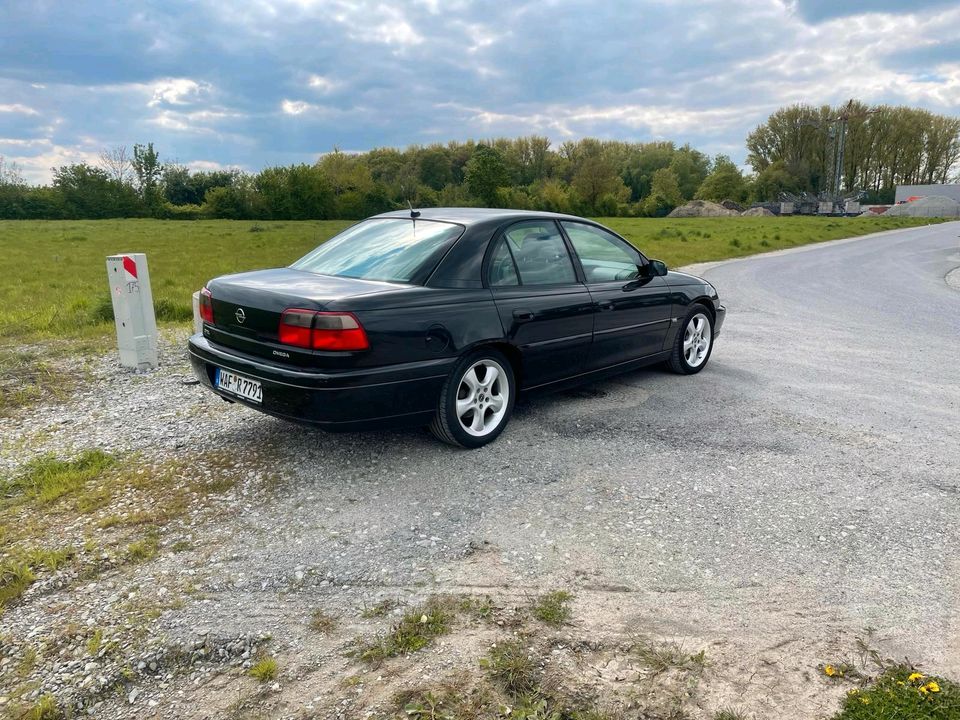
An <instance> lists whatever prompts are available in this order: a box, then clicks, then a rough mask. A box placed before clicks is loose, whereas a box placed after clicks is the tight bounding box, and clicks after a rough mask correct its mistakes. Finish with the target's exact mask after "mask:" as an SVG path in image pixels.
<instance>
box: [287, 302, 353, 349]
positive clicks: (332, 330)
mask: <svg viewBox="0 0 960 720" xmlns="http://www.w3.org/2000/svg"><path fill="white" fill-rule="evenodd" d="M277 335H278V338H279V340H280V342H281V343H283V344H284V345H296V346H297V347H302V348H310V349H312V350H366V349H367V348H369V347H370V343H369V342H368V341H367V333H366V332H364V330H363V326H362V325H361V324H360V321H359V320H357V318H356V317H354V315H353V314H352V313H338V312H316V311H314V310H300V309H298V308H293V309H291V310H284V311H283V313H282V314H281V315H280V329H279V331H278V333H277Z"/></svg>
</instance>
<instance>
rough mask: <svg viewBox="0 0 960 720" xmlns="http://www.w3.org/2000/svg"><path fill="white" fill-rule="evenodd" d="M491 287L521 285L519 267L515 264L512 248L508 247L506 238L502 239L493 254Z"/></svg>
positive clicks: (490, 275)
mask: <svg viewBox="0 0 960 720" xmlns="http://www.w3.org/2000/svg"><path fill="white" fill-rule="evenodd" d="M488 277H489V278H490V287H505V286H510V285H519V284H520V279H519V278H518V277H517V266H516V265H514V264H513V255H511V254H510V248H508V247H507V240H506V238H500V239H499V240H498V241H497V245H496V247H494V249H493V254H492V255H491V256H490V270H489V275H488Z"/></svg>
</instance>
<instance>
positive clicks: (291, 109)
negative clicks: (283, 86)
mask: <svg viewBox="0 0 960 720" xmlns="http://www.w3.org/2000/svg"><path fill="white" fill-rule="evenodd" d="M280 109H281V110H282V111H283V112H284V114H285V115H303V113H305V112H315V111H317V110H320V109H321V107H320V106H319V105H314V104H313V103H308V102H304V101H303V100H287V99H284V100H283V102H281V103H280Z"/></svg>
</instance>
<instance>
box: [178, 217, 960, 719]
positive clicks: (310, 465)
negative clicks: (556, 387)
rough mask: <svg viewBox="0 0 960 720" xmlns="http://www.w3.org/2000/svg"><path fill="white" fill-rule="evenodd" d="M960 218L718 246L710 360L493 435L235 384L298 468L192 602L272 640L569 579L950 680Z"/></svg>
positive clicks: (777, 638)
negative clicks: (286, 405)
mask: <svg viewBox="0 0 960 720" xmlns="http://www.w3.org/2000/svg"><path fill="white" fill-rule="evenodd" d="M958 235H960V223H951V224H945V225H937V226H930V227H923V228H918V229H913V230H908V231H898V232H892V233H887V234H881V235H875V236H870V237H866V238H862V239H857V240H853V241H840V242H835V243H829V244H824V245H817V246H810V247H806V248H803V249H800V250H797V251H788V252H782V253H775V254H770V255H765V256H760V257H754V258H748V259H743V260H739V261H734V262H727V263H722V264H719V265H716V266H713V267H708V268H704V269H702V271H703V273H704V274H705V276H706V277H707V278H708V279H709V280H710V281H711V282H713V283H714V284H715V285H716V286H717V287H718V288H719V291H720V295H721V298H723V300H724V302H725V303H726V304H727V307H728V318H727V323H726V325H725V327H724V329H723V333H722V336H721V337H720V339H719V341H718V344H717V346H716V349H715V351H714V354H713V357H712V359H711V361H710V364H709V365H708V367H707V368H706V369H705V370H704V371H703V372H702V373H700V374H699V375H696V376H692V377H680V376H676V375H672V374H669V373H667V372H665V371H662V370H659V369H649V370H644V371H640V372H635V373H632V374H630V375H626V376H623V377H620V378H617V379H614V380H611V381H608V382H603V383H599V384H594V385H590V386H586V387H583V388H581V389H578V390H574V391H570V392H565V393H561V394H557V395H553V396H549V397H544V398H538V399H532V400H527V401H523V402H521V403H519V404H518V407H517V411H516V415H515V417H514V419H513V421H512V422H511V424H510V426H509V428H508V429H507V431H506V432H505V433H504V435H503V436H502V437H501V439H500V440H499V441H498V442H496V443H494V444H493V445H491V446H488V447H486V448H483V449H481V450H478V451H472V452H471V451H458V450H454V449H452V448H448V447H446V446H442V445H440V444H438V443H436V442H435V441H434V440H432V439H431V438H430V437H429V436H428V435H427V434H425V433H422V432H418V431H412V432H402V433H401V432H397V433H377V434H359V435H325V434H320V433H317V432H316V431H313V430H309V429H302V428H298V427H293V426H290V425H287V424H284V423H282V422H279V421H276V420H273V419H270V418H266V417H261V416H259V415H256V414H255V413H252V412H250V411H247V410H245V409H243V408H238V407H226V406H224V408H223V410H222V412H223V413H224V416H225V417H227V415H229V416H230V417H233V416H234V415H242V422H240V423H237V422H233V423H231V424H229V425H224V427H223V429H222V431H221V432H220V434H219V439H220V441H221V442H222V443H223V445H224V446H225V447H228V448H229V447H231V446H235V447H241V446H248V445H250V444H251V443H255V444H257V445H258V446H260V447H265V448H269V450H270V452H271V456H272V457H273V458H274V459H273V461H272V465H271V469H272V471H274V472H276V473H277V474H278V475H279V476H280V477H281V478H282V481H281V482H280V483H279V484H278V485H277V486H276V487H274V488H272V489H271V490H270V491H269V492H268V493H267V494H265V495H264V496H262V497H261V498H260V499H256V500H253V499H251V500H250V501H248V502H246V503H245V504H244V506H243V509H242V513H241V519H240V520H239V523H238V525H237V526H236V527H234V528H232V529H231V530H230V532H229V533H224V537H223V542H222V544H221V545H220V546H219V547H218V549H217V550H216V551H214V552H213V554H212V555H211V556H210V557H209V558H208V559H205V560H204V563H203V574H204V576H205V578H206V580H205V585H204V586H203V590H204V592H205V593H206V598H207V599H206V600H205V601H204V602H203V603H202V604H200V605H197V606H193V607H188V608H187V609H186V610H185V613H184V615H181V616H178V617H179V619H178V620H176V623H178V624H182V625H184V626H185V627H189V628H190V629H192V630H195V629H196V626H197V625H205V626H213V627H225V628H229V629H230V631H231V632H232V631H233V630H235V629H237V628H239V629H240V630H243V629H244V628H249V629H250V630H252V631H258V632H259V631H263V630H264V629H266V630H268V631H270V632H273V633H274V637H275V638H278V639H280V638H283V637H284V636H285V635H289V634H291V633H293V634H296V633H297V632H299V633H301V634H302V632H303V630H302V618H303V616H304V615H303V613H304V612H305V611H304V608H308V607H315V606H318V605H320V606H325V607H333V608H335V609H336V608H338V607H339V608H341V609H343V610H344V612H350V610H349V608H353V611H354V612H355V609H356V607H357V606H358V605H361V604H364V603H366V604H370V603H372V602H374V601H376V600H377V599H379V598H382V597H385V596H390V597H397V596H400V597H403V598H410V597H413V596H415V595H417V594H423V593H427V592H435V591H438V590H440V591H442V590H457V591H465V590H466V591H482V592H492V593H497V594H501V595H502V594H504V593H506V594H510V593H513V594H517V595H521V594H524V593H530V592H536V591H538V590H540V589H542V588H545V587H564V588H569V589H573V590H574V591H575V592H576V593H577V598H578V600H577V617H578V618H579V620H578V622H582V623H585V624H586V625H588V626H591V627H594V628H597V627H610V628H616V629H618V630H619V631H621V632H622V633H625V634H630V633H637V632H639V633H655V634H659V635H662V636H673V637H687V638H692V639H693V640H692V645H693V646H696V645H698V644H701V643H714V644H715V645H716V647H715V648H713V649H712V650H711V651H710V652H711V653H712V654H713V655H714V656H717V655H719V656H722V657H725V658H726V661H729V662H734V663H740V667H741V668H742V669H743V672H744V673H747V672H750V671H751V668H755V667H759V666H760V665H761V660H762V661H763V662H764V663H773V664H776V663H781V664H782V665H783V666H784V667H787V666H789V668H790V670H791V671H792V672H794V673H795V674H796V675H797V677H800V676H801V675H802V676H803V677H809V675H807V674H806V673H807V672H808V671H809V670H810V669H811V668H812V667H815V665H814V663H815V662H817V661H818V660H820V661H829V660H831V659H836V658H837V656H838V654H841V653H844V652H847V651H849V650H850V649H851V648H852V644H853V638H854V637H857V636H862V637H865V635H864V633H865V632H866V631H865V628H871V629H873V630H872V631H873V633H874V635H873V640H872V642H875V643H877V644H878V645H879V647H880V648H881V650H882V651H883V652H885V653H888V654H890V655H893V656H900V657H902V656H903V655H907V656H909V657H910V658H911V659H912V660H915V661H919V662H922V663H924V664H926V665H927V666H928V667H930V668H931V669H935V670H939V671H941V672H945V673H948V674H953V675H954V677H956V676H958V675H960V626H958V622H960V619H958V618H960V612H958V611H960V600H958V598H960V564H958V562H957V557H958V550H960V422H958V421H960V362H958V360H960V291H958V290H956V289H954V288H951V287H949V286H948V285H947V283H946V282H945V280H944V278H945V276H946V275H947V273H948V272H949V271H951V270H952V269H953V268H956V267H957V266H960V240H958ZM209 422H210V421H208V423H207V424H208V427H209ZM171 562H173V561H171ZM278 590H280V591H282V592H281V593H279V594H278ZM184 618H186V619H184ZM298 628H299V629H298ZM751 677H753V676H752V675H751ZM775 682H779V681H775V680H770V684H768V685H765V686H764V687H759V688H754V690H753V692H755V693H763V694H766V695H770V696H771V697H772V696H775V695H776V690H775V689H772V688H773V683H775ZM745 692H746V691H745ZM790 692H792V690H791V689H790V688H789V687H786V689H784V696H783V698H781V700H780V701H779V702H780V704H779V705H777V704H776V702H775V701H771V702H772V703H773V706H775V707H780V708H781V709H782V708H783V706H784V705H783V703H784V702H787V701H788V700H786V699H785V698H788V697H789V696H790ZM813 696H814V695H811V697H813ZM811 702H813V701H811ZM833 702H834V699H832V698H831V699H830V703H833ZM830 706H831V707H832V705H830ZM804 707H805V708H806V709H805V710H804V712H813V710H810V708H811V707H814V706H813V705H810V704H809V703H808V704H807V705H806V706H804ZM817 707H819V706H817ZM817 712H819V710H817ZM800 715H802V713H801V712H799V711H798V716H800Z"/></svg>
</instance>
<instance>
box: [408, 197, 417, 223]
mask: <svg viewBox="0 0 960 720" xmlns="http://www.w3.org/2000/svg"><path fill="white" fill-rule="evenodd" d="M407 205H408V206H409V207H410V218H411V219H413V220H416V219H417V218H418V217H420V211H419V210H414V209H413V203H412V202H410V201H409V200H407Z"/></svg>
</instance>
